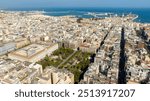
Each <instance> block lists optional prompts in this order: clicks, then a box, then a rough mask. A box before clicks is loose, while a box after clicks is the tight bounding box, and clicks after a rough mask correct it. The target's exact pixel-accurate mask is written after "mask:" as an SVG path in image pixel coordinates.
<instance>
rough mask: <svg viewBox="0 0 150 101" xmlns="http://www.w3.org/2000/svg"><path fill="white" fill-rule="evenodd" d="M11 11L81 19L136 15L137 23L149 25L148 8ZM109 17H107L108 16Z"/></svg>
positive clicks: (29, 9)
mask: <svg viewBox="0 0 150 101" xmlns="http://www.w3.org/2000/svg"><path fill="white" fill-rule="evenodd" d="M9 10H13V11H44V12H45V13H44V14H46V15H50V16H66V15H73V16H77V17H83V18H92V17H94V16H92V15H89V14H90V13H94V14H97V16H100V17H105V16H106V13H109V14H110V15H115V14H118V15H122V14H129V13H131V14H136V15H138V16H139V17H138V18H137V19H136V21H138V22H142V23H150V8H24V9H23V8H22V9H20V8H19V9H9ZM110 15H109V16H110Z"/></svg>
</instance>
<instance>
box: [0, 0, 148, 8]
mask: <svg viewBox="0 0 150 101" xmlns="http://www.w3.org/2000/svg"><path fill="white" fill-rule="evenodd" d="M20 7H21V8H29V7H30V8H31V7H33V8H38V7H132V8H137V7H138V8H150V0H0V8H20Z"/></svg>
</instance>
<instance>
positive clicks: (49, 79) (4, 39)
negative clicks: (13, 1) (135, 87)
mask: <svg viewBox="0 0 150 101" xmlns="http://www.w3.org/2000/svg"><path fill="white" fill-rule="evenodd" d="M136 17H137V16H136V15H132V14H129V15H126V16H112V17H106V18H77V17H74V16H59V17H54V16H47V15H43V14H42V13H40V12H13V11H0V83H1V84H150V40H149V39H150V24H144V23H139V22H135V21H134V19H136Z"/></svg>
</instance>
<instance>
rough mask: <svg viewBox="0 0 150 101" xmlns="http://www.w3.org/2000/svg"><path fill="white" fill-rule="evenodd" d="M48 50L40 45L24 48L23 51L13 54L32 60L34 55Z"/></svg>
mask: <svg viewBox="0 0 150 101" xmlns="http://www.w3.org/2000/svg"><path fill="white" fill-rule="evenodd" d="M45 49H46V46H44V45H39V44H31V45H29V46H27V47H24V48H22V49H19V50H17V51H15V52H13V53H12V54H14V55H18V56H21V57H26V58H31V57H33V56H34V55H36V54H38V53H40V52H42V51H44V50H45Z"/></svg>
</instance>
